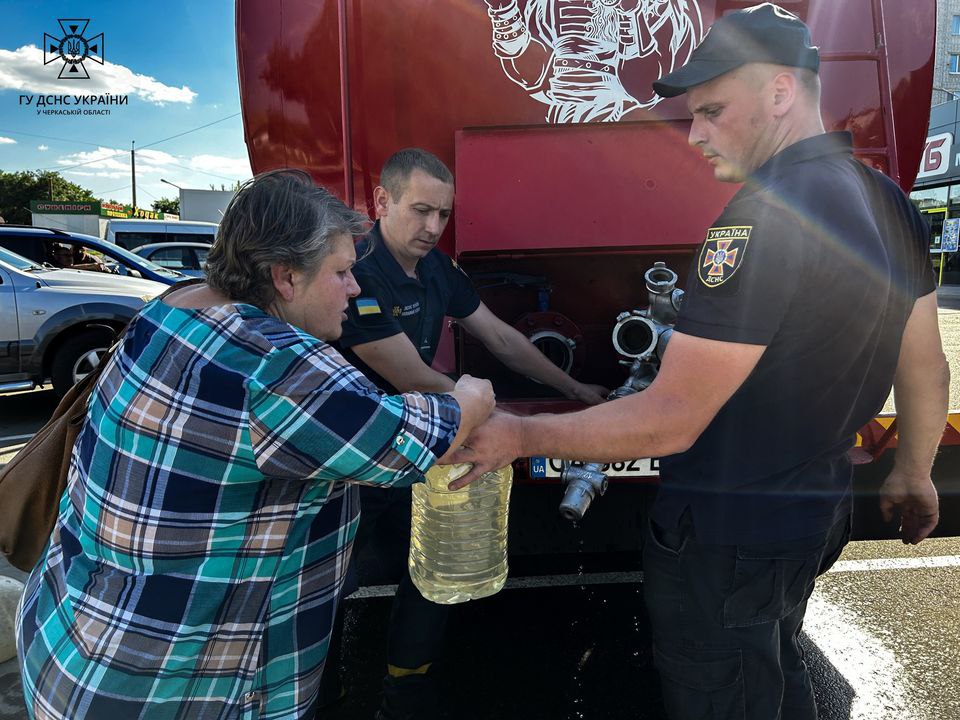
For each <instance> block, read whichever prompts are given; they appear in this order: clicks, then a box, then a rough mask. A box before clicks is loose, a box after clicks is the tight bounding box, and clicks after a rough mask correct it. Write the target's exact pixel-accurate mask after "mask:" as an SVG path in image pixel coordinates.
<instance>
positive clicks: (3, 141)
mask: <svg viewBox="0 0 960 720" xmlns="http://www.w3.org/2000/svg"><path fill="white" fill-rule="evenodd" d="M16 144H17V141H16V140H14V139H13V138H8V137H0V145H16Z"/></svg>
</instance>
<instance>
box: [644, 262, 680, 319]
mask: <svg viewBox="0 0 960 720" xmlns="http://www.w3.org/2000/svg"><path fill="white" fill-rule="evenodd" d="M643 280H644V282H645V283H646V285H647V295H648V298H649V300H650V307H649V308H648V310H647V313H646V314H647V316H648V317H649V318H650V319H651V320H653V321H654V322H655V323H656V324H657V325H672V324H673V323H674V322H676V320H677V313H678V312H679V311H680V304H681V303H682V302H683V290H680V289H678V288H677V280H678V278H677V274H676V273H675V272H674V271H673V270H671V269H670V268H668V267H667V265H666V263H663V262H656V263H654V264H653V267H652V268H650V269H649V270H647V271H646V272H645V273H644V274H643Z"/></svg>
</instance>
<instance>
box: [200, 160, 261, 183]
mask: <svg viewBox="0 0 960 720" xmlns="http://www.w3.org/2000/svg"><path fill="white" fill-rule="evenodd" d="M190 167H192V168H193V169H194V170H200V171H202V172H208V173H212V174H214V175H223V176H225V177H229V178H235V179H237V180H245V179H246V178H249V177H251V175H252V173H251V172H250V160H248V159H247V158H229V157H222V156H220V155H195V156H194V157H192V158H190Z"/></svg>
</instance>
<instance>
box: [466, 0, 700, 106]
mask: <svg viewBox="0 0 960 720" xmlns="http://www.w3.org/2000/svg"><path fill="white" fill-rule="evenodd" d="M484 2H485V3H486V4H487V13H488V15H489V16H490V22H491V25H492V30H493V52H494V54H495V55H496V56H497V57H498V58H499V60H500V65H501V66H502V67H503V71H504V73H506V75H507V77H508V78H510V80H512V81H513V82H515V83H516V84H517V85H519V86H520V87H522V88H523V89H524V90H526V91H527V93H528V94H529V95H530V97H532V98H534V99H535V100H538V101H539V102H542V103H544V104H546V105H548V106H549V108H548V110H547V116H546V120H547V122H550V123H579V122H594V121H610V122H616V121H617V120H620V119H621V118H623V116H624V115H626V114H627V113H629V112H630V111H631V110H637V109H639V108H650V107H653V106H654V105H656V104H657V103H658V102H660V101H661V100H662V98H661V97H659V96H658V95H656V94H655V93H654V92H653V90H652V88H651V87H650V83H651V82H653V81H654V80H656V79H657V78H659V77H662V76H663V75H664V74H666V73H669V72H672V71H673V70H675V69H676V68H678V67H680V66H681V65H683V64H684V63H685V62H686V61H687V60H688V59H689V57H690V53H691V52H693V49H694V48H695V47H696V46H697V44H699V42H700V41H701V39H702V38H703V21H702V19H701V17H700V8H699V6H698V5H697V2H696V0H484ZM629 79H633V80H634V82H632V83H631V82H628V86H629V87H630V89H629V90H628V89H627V86H625V81H628V80H629ZM638 80H639V81H638Z"/></svg>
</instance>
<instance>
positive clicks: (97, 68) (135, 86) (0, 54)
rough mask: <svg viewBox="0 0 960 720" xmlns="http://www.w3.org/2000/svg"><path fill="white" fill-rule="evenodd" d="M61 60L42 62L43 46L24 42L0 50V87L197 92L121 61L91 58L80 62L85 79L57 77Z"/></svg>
mask: <svg viewBox="0 0 960 720" xmlns="http://www.w3.org/2000/svg"><path fill="white" fill-rule="evenodd" d="M61 67H62V63H60V62H57V61H55V62H52V63H50V64H49V65H44V64H43V50H41V49H40V48H38V47H37V46H36V45H24V46H23V47H20V48H17V49H16V50H12V51H11V50H0V90H19V91H21V92H24V93H26V94H34V93H39V94H55V95H74V94H76V95H136V96H137V97H139V98H141V99H142V100H145V101H147V102H152V103H156V104H163V103H168V102H171V103H186V104H188V105H189V104H191V103H192V102H193V101H194V99H195V98H196V97H197V94H196V93H195V92H194V91H193V90H191V89H190V88H189V87H187V86H186V85H184V86H183V87H179V88H178V87H174V86H171V85H164V84H163V83H162V82H160V81H158V80H156V79H155V78H152V77H150V76H149V75H139V74H137V73H135V72H133V71H132V70H131V69H130V68H128V67H126V66H124V65H117V64H115V63H112V62H109V61H107V62H105V63H104V64H103V65H99V64H97V63H95V62H93V61H92V60H88V61H86V62H85V63H84V67H85V68H86V69H87V72H88V73H89V74H90V79H89V80H60V79H58V77H57V75H58V74H59V73H60V68H61Z"/></svg>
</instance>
